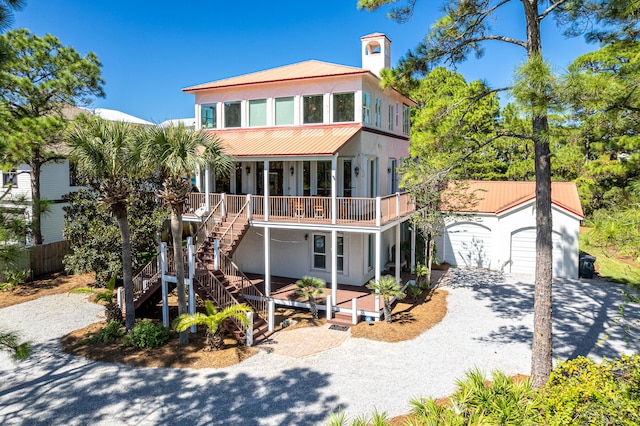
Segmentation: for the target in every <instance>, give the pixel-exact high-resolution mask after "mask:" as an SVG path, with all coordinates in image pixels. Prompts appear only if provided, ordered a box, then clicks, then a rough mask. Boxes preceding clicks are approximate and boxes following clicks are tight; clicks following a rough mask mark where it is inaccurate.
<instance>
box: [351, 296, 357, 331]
mask: <svg viewBox="0 0 640 426" xmlns="http://www.w3.org/2000/svg"><path fill="white" fill-rule="evenodd" d="M351 324H353V325H356V324H358V298H357V297H354V298H353V299H351Z"/></svg>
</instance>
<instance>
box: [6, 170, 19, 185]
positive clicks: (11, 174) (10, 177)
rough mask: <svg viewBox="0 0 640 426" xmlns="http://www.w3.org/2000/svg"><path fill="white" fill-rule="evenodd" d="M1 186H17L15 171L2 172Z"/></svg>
mask: <svg viewBox="0 0 640 426" xmlns="http://www.w3.org/2000/svg"><path fill="white" fill-rule="evenodd" d="M2 186H18V173H16V171H15V170H11V171H8V172H3V173H2Z"/></svg>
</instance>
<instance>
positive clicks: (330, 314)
mask: <svg viewBox="0 0 640 426" xmlns="http://www.w3.org/2000/svg"><path fill="white" fill-rule="evenodd" d="M326 314H327V320H330V319H331V318H333V304H332V302H331V295H329V296H327V312H326Z"/></svg>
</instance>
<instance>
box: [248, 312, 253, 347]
mask: <svg viewBox="0 0 640 426" xmlns="http://www.w3.org/2000/svg"><path fill="white" fill-rule="evenodd" d="M247 321H249V327H247V346H253V312H247Z"/></svg>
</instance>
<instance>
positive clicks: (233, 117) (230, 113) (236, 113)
mask: <svg viewBox="0 0 640 426" xmlns="http://www.w3.org/2000/svg"><path fill="white" fill-rule="evenodd" d="M241 117H242V107H241V104H240V101H236V102H225V103H224V127H240V126H241V125H242V120H241Z"/></svg>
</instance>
